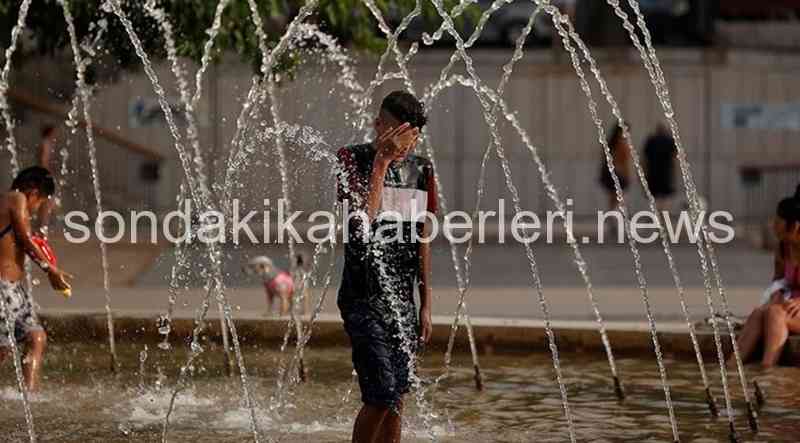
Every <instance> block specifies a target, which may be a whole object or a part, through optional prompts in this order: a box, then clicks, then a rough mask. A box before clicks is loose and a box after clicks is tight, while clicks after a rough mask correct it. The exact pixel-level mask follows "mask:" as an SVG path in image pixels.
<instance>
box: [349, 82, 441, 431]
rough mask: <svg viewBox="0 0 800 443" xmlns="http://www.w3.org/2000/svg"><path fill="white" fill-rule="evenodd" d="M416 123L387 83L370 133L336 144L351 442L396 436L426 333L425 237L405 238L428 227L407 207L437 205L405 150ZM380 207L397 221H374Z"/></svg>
mask: <svg viewBox="0 0 800 443" xmlns="http://www.w3.org/2000/svg"><path fill="white" fill-rule="evenodd" d="M425 123H426V117H425V114H424V109H423V105H422V104H421V103H420V102H419V101H418V100H417V98H416V97H414V96H413V95H411V94H409V93H407V92H404V91H395V92H392V93H391V94H389V95H388V96H386V98H384V100H383V102H382V103H381V107H380V111H379V113H378V116H377V118H376V119H375V121H374V129H375V133H376V136H377V137H376V139H375V141H373V142H372V143H369V144H363V145H355V146H348V147H345V148H342V149H341V150H339V152H338V162H339V166H340V171H339V200H340V201H343V202H346V203H347V205H348V211H349V212H350V213H349V214H347V220H346V221H345V223H347V224H348V225H347V226H348V229H349V231H348V238H347V243H346V245H345V265H344V271H343V275H342V283H341V287H340V288H339V297H338V305H339V310H340V311H341V316H342V320H343V321H344V328H345V330H346V331H347V334H348V335H349V336H350V342H351V345H352V348H353V366H354V367H355V369H356V373H357V374H358V383H359V388H360V389H361V399H362V401H363V403H364V405H363V406H362V408H361V411H360V412H359V414H358V416H357V417H356V420H355V423H354V425H353V439H352V441H353V442H355V443H373V442H399V441H400V438H401V435H402V413H403V395H405V394H407V393H408V392H409V390H410V387H411V386H410V385H411V380H412V379H413V371H414V370H415V366H416V365H415V360H416V358H415V353H416V352H417V351H418V349H419V347H420V346H421V345H424V344H425V343H427V342H428V340H429V339H430V336H431V330H432V329H431V328H432V326H431V287H430V284H429V278H430V263H431V258H430V244H429V243H426V242H415V241H413V239H412V238H411V237H412V235H417V236H420V235H422V236H427V235H429V234H428V233H429V232H430V226H429V223H426V222H421V221H418V220H414V218H413V217H411V216H410V212H411V208H412V207H413V208H415V209H417V210H418V213H422V212H423V211H424V210H425V209H427V211H428V212H429V213H435V212H436V192H435V182H434V175H433V168H432V164H431V162H430V161H429V160H428V159H426V158H423V157H420V156H418V155H414V154H412V151H413V150H414V148H415V146H416V144H417V140H418V137H419V131H420V129H421V128H422V127H423V126H424V125H425ZM387 211H392V213H393V214H400V215H401V216H402V217H401V218H402V220H401V221H400V223H397V221H398V220H397V219H394V220H393V221H392V222H388V221H387V220H385V219H382V217H381V214H384V215H386V214H387ZM387 223H392V229H394V230H393V231H391V232H392V233H391V234H386V233H387V231H386V230H385V228H386V227H387ZM398 229H400V230H401V231H402V232H398V231H397V230H398ZM376 231H378V232H376ZM365 232H366V234H365ZM373 233H376V234H380V233H383V235H373ZM398 234H399V236H402V239H403V241H397V239H398ZM384 235H385V236H384ZM379 236H380V237H381V239H379V238H378V237H379ZM386 237H390V238H392V239H394V240H389V241H387V240H382V239H383V238H386ZM418 238H419V237H418ZM415 284H417V285H418V289H419V294H420V308H419V317H417V312H415V311H416V306H415V303H414V285H415Z"/></svg>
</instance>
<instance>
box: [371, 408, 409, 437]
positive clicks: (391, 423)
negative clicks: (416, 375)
mask: <svg viewBox="0 0 800 443" xmlns="http://www.w3.org/2000/svg"><path fill="white" fill-rule="evenodd" d="M402 435H403V401H402V400H400V401H399V402H398V403H397V409H396V410H389V412H387V413H386V418H385V419H384V420H383V425H382V426H381V432H380V434H378V440H377V441H379V442H386V443H400V438H401V437H402Z"/></svg>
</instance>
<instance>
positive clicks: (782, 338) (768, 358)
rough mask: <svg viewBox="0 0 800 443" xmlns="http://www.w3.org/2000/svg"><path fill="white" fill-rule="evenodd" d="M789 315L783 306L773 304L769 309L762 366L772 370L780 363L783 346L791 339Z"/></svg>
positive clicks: (765, 327) (765, 324) (765, 326)
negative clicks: (787, 324) (788, 324)
mask: <svg viewBox="0 0 800 443" xmlns="http://www.w3.org/2000/svg"><path fill="white" fill-rule="evenodd" d="M786 321H787V314H786V309H784V307H783V305H779V304H772V305H770V306H769V307H768V308H767V315H766V318H765V319H764V358H763V359H762V360H761V366H763V367H764V368H771V367H773V366H775V365H776V364H777V363H778V359H779V358H780V357H781V351H782V350H783V345H784V344H785V343H786V339H788V338H789V328H788V327H787V326H786Z"/></svg>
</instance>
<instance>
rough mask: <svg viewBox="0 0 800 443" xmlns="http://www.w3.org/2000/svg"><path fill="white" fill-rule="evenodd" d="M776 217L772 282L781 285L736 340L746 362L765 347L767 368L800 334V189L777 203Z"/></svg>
mask: <svg viewBox="0 0 800 443" xmlns="http://www.w3.org/2000/svg"><path fill="white" fill-rule="evenodd" d="M776 215H777V217H776V218H775V226H774V229H775V234H776V236H777V237H778V240H779V247H778V250H777V251H776V253H775V274H774V276H773V280H774V281H775V282H781V283H782V284H780V285H778V286H779V288H778V289H777V290H775V292H773V293H772V294H771V296H770V298H769V300H768V301H767V302H766V303H765V304H763V305H762V306H759V307H758V308H756V309H754V310H753V312H752V313H751V314H750V316H749V317H748V318H747V321H746V322H745V324H744V327H743V328H742V332H741V334H739V338H738V340H737V344H738V345H739V350H740V352H741V358H742V361H743V362H747V361H748V360H749V359H750V358H751V357H752V356H753V355H754V354H755V352H756V350H757V349H758V348H759V346H761V345H763V348H764V355H763V358H762V360H761V365H762V366H763V367H765V368H769V367H772V366H774V365H776V364H777V363H778V360H779V359H780V356H781V353H782V351H783V346H784V345H785V344H786V340H787V339H788V338H789V335H790V334H800V186H798V187H797V191H796V192H795V195H794V196H792V197H788V198H785V199H783V200H781V201H780V203H778V208H777V214H776Z"/></svg>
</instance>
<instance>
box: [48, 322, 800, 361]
mask: <svg viewBox="0 0 800 443" xmlns="http://www.w3.org/2000/svg"><path fill="white" fill-rule="evenodd" d="M41 317H42V320H43V322H44V324H45V328H46V329H47V332H48V335H49V339H50V340H51V341H53V342H62V343H67V342H71V341H96V342H100V343H102V342H104V341H105V340H107V337H108V335H107V327H106V318H105V315H104V314H102V313H93V314H52V313H50V314H47V313H45V314H42V315H41ZM451 322H452V318H447V317H434V333H433V340H432V345H431V349H432V350H433V351H434V352H437V351H438V352H443V351H444V349H445V348H446V345H447V339H448V337H449V334H450V328H451ZM472 323H473V329H474V332H475V338H476V340H477V344H478V349H479V352H481V353H482V354H493V353H516V352H548V349H549V347H548V339H547V333H546V329H545V327H544V323H543V322H542V321H539V320H510V319H492V318H472ZM193 327H194V322H193V321H192V320H189V319H175V320H174V321H173V327H172V334H171V337H172V343H173V345H175V346H182V345H183V344H184V342H186V341H187V340H189V337H191V333H192V329H193ZM219 327H220V323H219V320H218V319H217V318H209V319H208V320H207V324H206V329H205V331H204V334H203V340H204V341H213V342H219V341H221V340H220V335H219V331H220V329H219ZM286 327H287V321H286V320H285V319H256V318H237V320H236V329H237V333H238V335H239V337H240V339H241V341H242V343H243V344H258V345H259V346H277V345H278V344H279V343H280V342H281V340H282V338H283V334H284V333H285V332H286ZM552 327H553V332H554V334H555V337H556V341H557V344H558V348H559V350H560V351H562V352H580V353H587V352H591V353H597V354H598V355H600V354H602V353H604V348H603V344H602V341H601V340H600V334H599V333H598V331H597V329H596V324H595V323H594V322H590V321H554V322H553V323H552ZM607 327H608V336H609V339H610V340H611V343H612V346H613V350H614V353H615V355H616V356H619V357H625V356H641V355H652V353H653V339H652V335H651V333H650V330H649V326H648V324H647V323H644V322H609V323H608V324H607ZM115 331H116V336H117V337H116V339H117V342H118V343H155V342H157V341H159V340H160V339H161V336H160V335H159V334H158V331H157V329H156V326H155V322H154V320H153V317H152V316H135V315H130V314H127V316H123V317H117V318H115ZM727 337H728V335H727V334H725V335H724V338H725V340H724V341H723V343H724V345H725V349H726V352H729V351H730V347H731V345H730V340H729V339H727ZM658 339H659V342H660V344H661V349H662V352H663V353H664V355H665V356H667V357H670V358H680V359H694V358H695V356H694V349H693V347H692V342H691V340H690V338H689V334H688V332H686V325H685V324H681V323H664V324H662V325H660V326H659V333H658ZM698 340H699V343H700V347H701V350H702V352H703V355H704V357H706V359H707V360H708V361H709V362H713V361H716V355H717V354H716V347H715V344H714V337H713V334H712V333H711V332H710V331H699V332H698ZM309 345H310V346H348V345H349V341H348V338H347V335H346V334H345V332H344V330H343V328H342V324H341V320H340V319H339V318H338V316H337V315H332V314H322V315H321V316H320V318H319V320H318V321H317V322H316V323H315V325H314V333H313V336H312V338H311V341H310V342H309ZM456 352H460V353H466V352H469V348H468V347H467V339H466V334H465V333H464V331H463V329H461V330H460V331H459V335H458V337H457V340H456ZM782 361H783V362H784V363H785V364H790V365H794V366H800V336H795V337H792V338H791V339H790V342H789V344H788V345H787V346H786V348H785V354H784V357H783V359H782Z"/></svg>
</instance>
